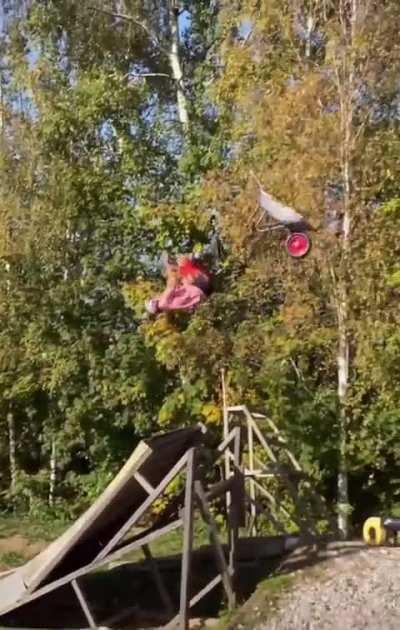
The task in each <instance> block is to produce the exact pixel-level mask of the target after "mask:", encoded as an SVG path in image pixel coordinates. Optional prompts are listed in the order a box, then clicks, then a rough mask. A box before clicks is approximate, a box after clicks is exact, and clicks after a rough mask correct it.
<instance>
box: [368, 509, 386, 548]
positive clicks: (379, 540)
mask: <svg viewBox="0 0 400 630" xmlns="http://www.w3.org/2000/svg"><path fill="white" fill-rule="evenodd" d="M363 538H364V542H365V543H366V544H367V545H384V544H385V542H386V538H387V532H386V529H385V528H384V526H383V521H382V519H381V518H379V517H378V516H371V517H370V518H367V520H366V521H365V523H364V527H363Z"/></svg>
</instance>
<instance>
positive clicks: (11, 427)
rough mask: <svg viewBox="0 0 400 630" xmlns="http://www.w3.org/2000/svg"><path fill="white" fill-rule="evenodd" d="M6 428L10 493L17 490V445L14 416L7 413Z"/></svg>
mask: <svg viewBox="0 0 400 630" xmlns="http://www.w3.org/2000/svg"><path fill="white" fill-rule="evenodd" d="M7 426H8V458H9V463H10V490H11V492H12V493H14V492H16V489H17V458H16V453H17V445H16V437H15V420H14V414H13V413H12V412H11V411H9V412H8V414H7Z"/></svg>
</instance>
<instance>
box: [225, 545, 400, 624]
mask: <svg viewBox="0 0 400 630" xmlns="http://www.w3.org/2000/svg"><path fill="white" fill-rule="evenodd" d="M274 581H275V582H274ZM274 584H275V586H274ZM276 586H277V588H276ZM226 627H227V628H229V629H232V630H233V629H237V630H250V628H251V629H252V630H289V629H290V630H337V629H338V628H343V629H345V630H398V628H399V627H400V548H399V547H397V548H396V547H391V548H373V549H370V548H366V547H365V546H364V545H362V544H360V543H337V544H336V545H328V546H327V547H325V548H324V549H319V550H316V549H313V548H310V549H308V550H306V549H304V550H299V551H298V552H296V553H295V554H293V555H292V556H290V557H289V558H288V559H287V560H286V561H285V562H284V563H283V565H282V574H281V575H280V576H279V577H277V578H272V580H270V581H269V580H266V581H265V582H264V583H263V584H262V585H261V586H260V587H259V589H258V590H257V592H256V593H255V594H254V595H253V596H252V598H251V599H250V600H249V601H248V602H247V603H246V605H245V606H244V607H243V609H242V610H241V611H240V612H239V613H238V614H237V615H235V618H234V619H232V620H231V621H230V622H229V623H228V624H227V625H226Z"/></svg>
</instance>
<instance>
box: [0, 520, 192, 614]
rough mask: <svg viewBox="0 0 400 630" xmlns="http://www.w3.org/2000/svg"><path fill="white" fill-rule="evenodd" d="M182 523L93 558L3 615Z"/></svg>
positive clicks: (181, 522) (168, 526)
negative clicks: (97, 558)
mask: <svg viewBox="0 0 400 630" xmlns="http://www.w3.org/2000/svg"><path fill="white" fill-rule="evenodd" d="M182 524H183V519H182V518H178V519H177V520H175V521H173V522H172V523H169V524H168V525H165V526H164V527H161V528H160V529H157V530H155V531H154V532H150V533H149V534H147V535H146V536H143V538H140V539H138V540H135V541H134V542H132V543H129V544H127V545H125V546H124V547H120V548H119V549H117V550H116V551H114V552H113V553H111V554H109V555H108V556H106V557H105V558H102V559H101V560H94V561H93V562H91V563H89V564H87V565H86V566H84V567H82V568H80V569H77V570H76V571H73V572H72V573H69V574H68V575H66V576H64V577H62V578H59V579H58V580H55V581H54V582H51V583H50V584H47V585H46V586H43V587H42V588H40V589H38V590H37V591H35V592H34V593H32V595H29V596H28V597H26V598H24V599H23V600H21V601H20V602H18V604H17V605H15V604H13V605H11V606H10V607H9V608H6V609H5V610H3V611H2V614H3V615H4V614H6V613H7V612H11V611H12V610H16V609H17V608H20V607H21V606H24V605H25V604H27V603H29V602H32V601H34V600H35V599H40V597H43V595H47V593H51V592H52V591H55V590H57V589H58V588H60V587H61V586H65V584H68V583H69V582H72V580H75V579H77V578H79V577H83V576H84V575H87V574H88V573H90V572H91V571H94V570H95V569H98V568H99V567H101V566H103V565H105V564H108V563H109V562H112V561H113V560H117V559H118V558H120V557H121V556H124V555H125V554H127V553H130V552H131V551H135V550H136V549H140V547H142V546H143V545H144V544H146V543H150V542H152V541H154V540H156V539H157V538H160V537H161V536H163V535H164V534H168V533H169V532H171V531H173V530H174V529H177V528H178V527H182Z"/></svg>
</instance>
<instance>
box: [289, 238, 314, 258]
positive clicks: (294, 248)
mask: <svg viewBox="0 0 400 630" xmlns="http://www.w3.org/2000/svg"><path fill="white" fill-rule="evenodd" d="M310 247H311V243H310V239H309V238H308V236H307V234H305V233H304V232H293V234H290V236H288V238H287V240H286V249H287V251H288V253H289V254H290V256H292V257H293V258H302V257H303V256H305V255H306V254H308V252H309V251H310Z"/></svg>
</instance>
